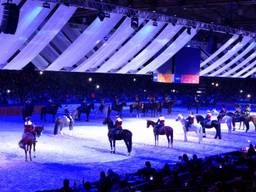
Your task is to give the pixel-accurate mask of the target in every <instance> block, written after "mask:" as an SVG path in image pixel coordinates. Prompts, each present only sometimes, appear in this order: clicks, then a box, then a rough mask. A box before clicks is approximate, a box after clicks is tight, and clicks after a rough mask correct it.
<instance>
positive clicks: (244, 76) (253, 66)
mask: <svg viewBox="0 0 256 192" xmlns="http://www.w3.org/2000/svg"><path fill="white" fill-rule="evenodd" d="M252 68H253V69H252ZM255 72H256V61H254V62H253V63H251V65H250V68H248V70H247V73H245V74H244V75H242V78H247V77H249V76H250V75H252V74H254V73H255Z"/></svg>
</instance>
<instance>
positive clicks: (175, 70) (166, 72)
mask: <svg viewBox="0 0 256 192" xmlns="http://www.w3.org/2000/svg"><path fill="white" fill-rule="evenodd" d="M200 57H201V55H200V49H198V48H191V47H184V48H182V49H181V50H180V51H179V52H178V53H176V55H175V56H174V57H173V58H172V59H170V60H169V61H167V62H166V63H165V64H164V65H162V66H161V67H160V68H159V69H157V72H156V73H154V77H153V79H154V81H156V82H162V83H186V84H198V83H199V72H200Z"/></svg>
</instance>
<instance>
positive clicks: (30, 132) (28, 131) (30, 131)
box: [19, 117, 36, 148]
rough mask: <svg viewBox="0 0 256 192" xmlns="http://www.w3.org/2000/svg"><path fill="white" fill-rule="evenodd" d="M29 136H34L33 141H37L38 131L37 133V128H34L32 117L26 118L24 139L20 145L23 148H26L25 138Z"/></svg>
mask: <svg viewBox="0 0 256 192" xmlns="http://www.w3.org/2000/svg"><path fill="white" fill-rule="evenodd" d="M27 136H32V137H33V141H34V142H36V133H35V128H34V125H33V123H32V120H31V117H26V118H25V122H24V131H23V135H22V139H21V140H20V142H19V145H20V147H21V148H24V143H23V140H24V139H25V138H26V137H27Z"/></svg>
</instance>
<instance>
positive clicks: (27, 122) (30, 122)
mask: <svg viewBox="0 0 256 192" xmlns="http://www.w3.org/2000/svg"><path fill="white" fill-rule="evenodd" d="M32 124H33V123H32V120H31V117H26V118H25V123H24V125H32Z"/></svg>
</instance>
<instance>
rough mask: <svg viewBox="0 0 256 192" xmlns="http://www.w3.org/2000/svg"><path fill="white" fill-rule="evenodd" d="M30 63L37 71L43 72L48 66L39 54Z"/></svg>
mask: <svg viewBox="0 0 256 192" xmlns="http://www.w3.org/2000/svg"><path fill="white" fill-rule="evenodd" d="M32 63H33V64H34V65H35V66H36V67H37V68H38V69H39V70H43V69H44V68H45V67H47V66H48V61H46V60H45V59H44V58H43V57H42V56H41V55H40V54H39V55H37V56H36V57H35V58H34V59H33V61H32Z"/></svg>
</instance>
